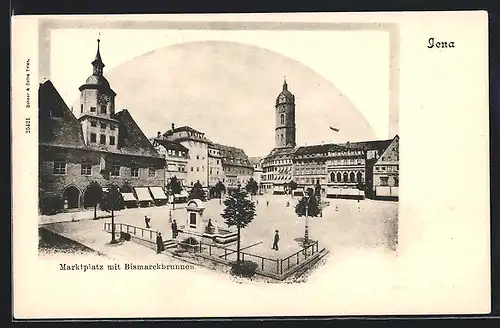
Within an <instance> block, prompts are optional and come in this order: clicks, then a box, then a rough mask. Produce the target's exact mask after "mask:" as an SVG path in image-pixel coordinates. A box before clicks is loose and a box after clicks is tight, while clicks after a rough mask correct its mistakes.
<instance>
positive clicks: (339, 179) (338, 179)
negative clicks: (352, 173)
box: [337, 172, 342, 182]
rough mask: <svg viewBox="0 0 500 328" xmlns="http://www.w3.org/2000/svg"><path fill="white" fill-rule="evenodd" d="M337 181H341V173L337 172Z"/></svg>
mask: <svg viewBox="0 0 500 328" xmlns="http://www.w3.org/2000/svg"><path fill="white" fill-rule="evenodd" d="M337 182H342V174H340V172H339V173H337Z"/></svg>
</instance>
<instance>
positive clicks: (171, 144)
mask: <svg viewBox="0 0 500 328" xmlns="http://www.w3.org/2000/svg"><path fill="white" fill-rule="evenodd" d="M153 140H154V141H155V142H157V143H158V144H159V145H161V146H163V148H165V149H172V150H180V151H184V152H188V151H189V149H187V148H186V147H184V146H183V145H181V144H180V143H178V142H175V141H170V140H167V139H165V138H153Z"/></svg>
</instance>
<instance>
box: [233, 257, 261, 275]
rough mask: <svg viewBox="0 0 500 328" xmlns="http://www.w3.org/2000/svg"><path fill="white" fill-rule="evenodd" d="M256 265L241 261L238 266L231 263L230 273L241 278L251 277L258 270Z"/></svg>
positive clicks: (251, 262)
mask: <svg viewBox="0 0 500 328" xmlns="http://www.w3.org/2000/svg"><path fill="white" fill-rule="evenodd" d="M258 267H259V266H258V264H257V263H255V262H253V261H243V262H241V263H240V265H237V264H236V263H233V264H232V266H231V273H232V274H234V275H237V276H241V277H247V278H249V277H253V276H254V275H255V271H256V270H257V268H258Z"/></svg>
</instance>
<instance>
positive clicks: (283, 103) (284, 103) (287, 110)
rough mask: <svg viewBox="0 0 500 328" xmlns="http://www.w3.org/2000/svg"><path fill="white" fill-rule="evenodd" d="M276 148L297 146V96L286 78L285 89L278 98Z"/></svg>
mask: <svg viewBox="0 0 500 328" xmlns="http://www.w3.org/2000/svg"><path fill="white" fill-rule="evenodd" d="M275 131H276V135H275V142H276V148H284V147H295V146H296V144H295V96H294V95H293V94H292V93H291V92H290V91H288V84H287V83H286V78H285V80H284V82H283V91H281V92H280V94H279V95H278V98H276V129H275Z"/></svg>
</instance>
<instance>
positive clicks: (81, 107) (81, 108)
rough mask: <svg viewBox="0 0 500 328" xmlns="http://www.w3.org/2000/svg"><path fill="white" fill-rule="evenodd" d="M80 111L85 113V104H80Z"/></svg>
mask: <svg viewBox="0 0 500 328" xmlns="http://www.w3.org/2000/svg"><path fill="white" fill-rule="evenodd" d="M80 113H83V104H81V105H80Z"/></svg>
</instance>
